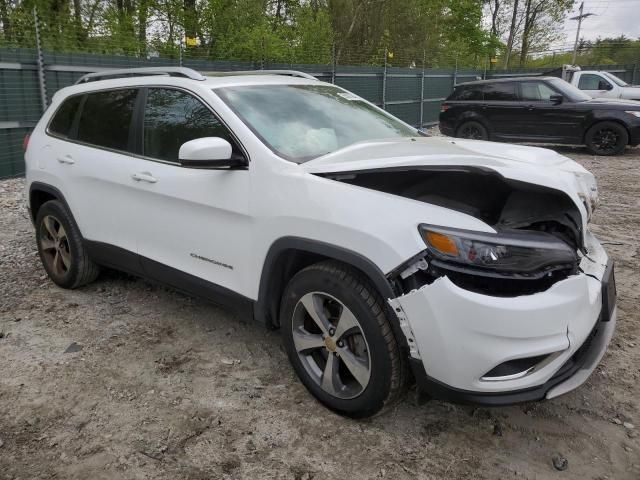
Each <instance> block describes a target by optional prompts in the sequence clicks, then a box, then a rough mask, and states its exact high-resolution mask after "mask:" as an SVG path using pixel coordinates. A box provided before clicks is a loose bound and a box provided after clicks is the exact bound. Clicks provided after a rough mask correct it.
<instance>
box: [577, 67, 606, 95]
mask: <svg viewBox="0 0 640 480" xmlns="http://www.w3.org/2000/svg"><path fill="white" fill-rule="evenodd" d="M578 88H579V89H580V90H582V91H583V92H584V93H586V94H587V95H590V96H592V97H593V98H600V97H613V96H614V93H613V85H611V82H610V81H609V80H608V79H606V78H605V77H604V76H603V75H598V74H597V73H583V74H581V75H580V78H579V80H578Z"/></svg>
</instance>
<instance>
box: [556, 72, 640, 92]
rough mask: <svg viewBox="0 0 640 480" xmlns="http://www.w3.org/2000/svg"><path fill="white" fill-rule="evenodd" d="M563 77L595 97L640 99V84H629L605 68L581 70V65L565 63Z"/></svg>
mask: <svg viewBox="0 0 640 480" xmlns="http://www.w3.org/2000/svg"><path fill="white" fill-rule="evenodd" d="M562 79H563V80H566V81H567V82H569V83H570V84H572V85H573V86H575V87H577V88H579V89H580V90H582V91H584V93H586V94H587V95H590V96H592V97H593V98H602V97H605V98H622V99H625V100H640V85H629V84H628V83H627V82H625V81H624V80H622V79H620V78H618V77H617V76H615V75H614V74H613V73H610V72H605V71H603V70H581V69H580V67H575V66H571V65H565V66H564V67H563V68H562Z"/></svg>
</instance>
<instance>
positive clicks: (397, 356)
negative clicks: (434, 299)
mask: <svg viewBox="0 0 640 480" xmlns="http://www.w3.org/2000/svg"><path fill="white" fill-rule="evenodd" d="M382 301H383V300H382V299H381V298H380V296H379V295H378V293H377V292H376V290H375V289H374V288H373V286H372V285H371V284H370V282H369V281H368V280H367V279H366V278H365V277H364V276H363V275H362V274H361V273H360V272H359V271H357V270H355V269H352V268H350V267H348V266H346V265H343V264H341V263H339V262H335V261H326V262H321V263H317V264H314V265H311V266H309V267H307V268H305V269H303V270H301V271H300V272H298V273H297V274H296V275H295V276H294V277H293V279H291V281H290V282H289V284H288V285H287V288H286V290H285V293H284V296H283V299H282V305H281V310H280V325H281V327H282V336H283V342H284V346H285V349H286V351H287V355H288V356H289V360H290V361H291V363H292V365H293V368H294V370H295V371H296V373H297V375H298V377H299V378H300V380H301V381H302V383H303V384H304V385H305V387H307V389H308V390H309V392H311V394H312V395H313V396H314V397H316V398H317V399H318V400H319V401H320V402H321V403H323V404H324V405H325V406H327V407H328V408H330V409H331V410H334V411H335V412H337V413H340V414H342V415H345V416H349V417H353V418H364V417H369V416H371V415H374V414H376V413H378V412H380V411H381V410H382V409H384V408H388V407H390V406H391V405H393V404H394V403H395V402H397V401H398V400H399V399H401V398H402V394H403V393H404V387H405V385H406V368H407V367H406V364H405V360H404V358H403V356H402V354H401V351H400V348H399V346H398V344H397V342H396V339H395V337H394V335H393V331H392V330H391V325H390V323H389V319H388V318H387V316H386V311H385V308H384V307H383V303H382Z"/></svg>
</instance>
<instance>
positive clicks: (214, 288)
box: [85, 240, 254, 316]
mask: <svg viewBox="0 0 640 480" xmlns="http://www.w3.org/2000/svg"><path fill="white" fill-rule="evenodd" d="M85 245H86V246H87V249H88V251H89V256H90V257H91V259H92V260H94V261H95V262H96V263H98V264H100V265H104V266H107V267H111V268H114V269H116V270H122V271H124V272H127V273H130V274H132V275H136V276H139V277H144V278H148V279H149V280H153V281H156V282H159V283H162V284H164V285H167V286H169V287H171V288H174V289H176V290H179V291H181V292H183V293H186V294H188V295H192V296H194V297H199V298H202V299H204V300H207V301H210V302H212V303H215V304H217V305H221V306H225V307H229V308H231V309H233V310H235V311H237V312H238V314H240V315H243V316H244V315H247V316H253V306H254V301H253V300H251V299H250V298H247V297H245V296H243V295H240V294H239V293H236V292H234V291H232V290H229V289H228V288H225V287H222V286H220V285H218V284H215V283H212V282H209V281H207V280H204V279H202V278H200V277H196V276H195V275H191V274H188V273H185V272H183V271H181V270H178V269H176V268H173V267H169V266H167V265H164V264H163V263H160V262H157V261H155V260H151V259H150V258H146V257H143V256H141V255H138V254H136V253H133V252H130V251H129V250H126V249H124V248H120V247H116V246H114V245H109V244H107V243H102V242H95V241H91V240H85Z"/></svg>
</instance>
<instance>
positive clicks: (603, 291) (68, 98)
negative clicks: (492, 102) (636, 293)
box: [26, 68, 616, 417]
mask: <svg viewBox="0 0 640 480" xmlns="http://www.w3.org/2000/svg"><path fill="white" fill-rule="evenodd" d="M256 73H258V74H256ZM26 164H27V193H28V198H29V206H30V210H31V215H32V219H33V221H34V224H35V228H36V237H37V244H38V251H39V253H40V257H41V259H42V263H43V265H44V268H45V270H46V271H47V273H48V274H49V276H50V278H51V279H52V280H53V281H54V282H55V283H56V284H57V285H59V286H61V287H63V288H76V287H79V286H81V285H83V284H86V283H87V282H90V281H92V280H94V279H95V278H96V276H97V275H98V271H99V266H105V267H111V268H116V269H120V270H124V271H126V272H130V273H132V274H135V275H140V276H143V277H147V278H150V279H153V280H157V281H160V282H163V283H165V284H168V285H171V286H173V287H175V288H177V289H180V290H183V291H185V292H189V293H191V294H194V295H198V296H201V297H204V298H207V299H212V300H214V301H215V302H217V303H222V304H230V305H232V306H234V307H237V308H240V309H242V312H244V314H246V315H247V316H253V317H254V318H255V319H257V320H258V321H260V322H262V323H264V324H266V325H268V326H271V327H278V328H281V329H282V338H283V342H284V345H285V347H286V351H287V353H288V355H289V359H290V360H291V363H292V365H293V368H294V369H295V371H296V373H297V374H298V376H299V377H300V379H301V381H302V382H303V383H304V385H305V386H306V387H307V388H308V389H309V391H310V392H311V393H312V394H313V395H314V396H315V397H316V398H317V399H318V400H320V401H321V402H322V403H323V404H325V405H326V406H328V407H329V408H331V409H333V410H335V411H337V412H339V413H341V414H344V415H348V416H352V417H365V416H368V415H372V414H374V413H376V412H378V411H380V410H381V409H382V408H383V407H386V406H389V405H391V404H392V403H393V402H394V401H395V400H397V399H398V398H400V397H401V394H402V393H403V391H404V390H405V387H406V385H407V382H408V380H409V378H410V377H411V376H412V377H413V378H414V379H415V381H416V382H417V385H418V388H419V391H420V392H424V393H427V394H429V395H431V396H433V397H436V398H441V399H447V400H451V401H466V402H474V403H480V404H489V405H501V404H509V403H514V402H520V401H530V400H540V399H543V398H552V397H556V396H558V395H560V394H562V393H565V392H567V391H569V390H572V389H574V388H575V387H577V386H579V385H580V384H582V383H583V382H584V381H585V380H586V379H587V377H588V376H589V374H590V373H591V372H592V371H593V370H594V369H595V367H596V365H597V364H598V362H599V361H600V359H601V358H602V356H603V354H604V352H605V350H606V348H607V345H608V343H609V340H610V339H611V336H612V334H613V330H614V327H615V321H616V307H615V295H616V293H615V284H614V280H613V279H614V277H613V265H612V263H611V261H610V260H609V259H608V257H607V254H606V253H605V251H604V250H603V248H602V247H601V245H600V244H599V243H598V241H597V240H596V239H595V238H594V237H593V235H592V234H591V233H590V232H589V230H588V227H587V224H588V221H589V218H590V216H591V213H592V211H593V208H594V207H595V205H596V203H597V189H596V184H595V181H594V177H593V175H591V174H590V173H589V172H587V171H586V170H585V169H584V168H582V167H581V166H580V165H578V164H577V163H575V162H573V161H572V160H570V159H568V158H566V157H564V156H561V155H558V154H557V153H555V152H553V151H550V150H546V149H541V148H530V147H524V146H514V145H505V144H498V143H491V142H482V141H473V140H457V139H449V138H437V137H435V138H425V137H424V135H422V134H421V132H419V131H418V130H416V129H414V128H412V127H410V126H409V125H407V124H405V123H403V122H402V121H400V120H398V119H396V118H394V117H393V116H391V115H390V114H388V113H386V112H385V111H383V110H381V109H380V108H378V107H376V106H375V105H373V104H371V103H369V102H367V101H365V100H363V99H362V98H360V97H358V96H356V95H354V94H353V93H350V92H348V91H346V90H344V89H342V88H339V87H336V86H334V85H331V84H327V83H323V82H320V81H318V80H316V79H314V78H313V77H310V76H309V75H305V74H302V73H299V72H287V71H272V72H268V71H263V72H242V73H231V74H210V75H208V76H203V75H201V74H199V73H197V72H195V71H193V70H189V69H184V68H165V69H132V70H127V71H112V72H107V73H100V74H90V75H87V76H85V77H83V78H82V79H81V80H80V81H79V83H78V84H76V85H74V86H72V87H68V88H63V89H62V90H60V91H59V92H57V93H56V94H55V96H54V98H53V102H52V105H51V106H50V107H49V109H48V110H47V111H46V113H45V114H44V115H43V117H42V119H41V120H40V121H39V123H38V125H37V126H36V128H35V130H34V131H33V134H32V135H31V138H30V140H29V141H28V147H27V152H26ZM410 372H411V373H410Z"/></svg>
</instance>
